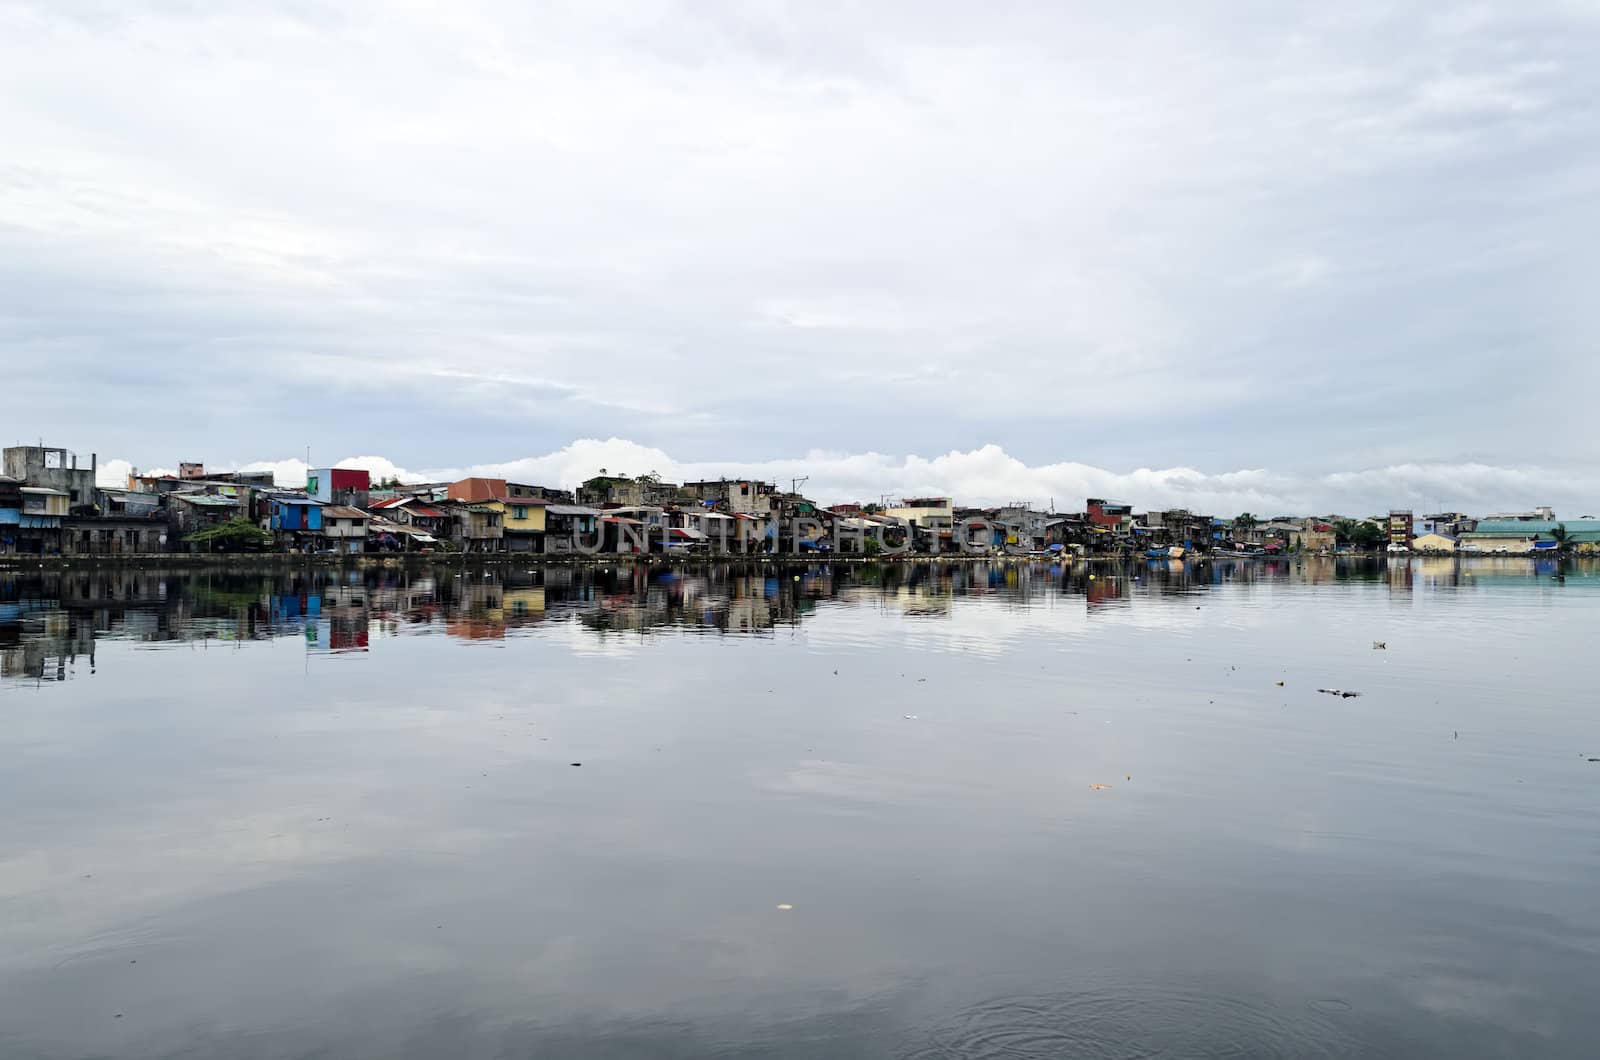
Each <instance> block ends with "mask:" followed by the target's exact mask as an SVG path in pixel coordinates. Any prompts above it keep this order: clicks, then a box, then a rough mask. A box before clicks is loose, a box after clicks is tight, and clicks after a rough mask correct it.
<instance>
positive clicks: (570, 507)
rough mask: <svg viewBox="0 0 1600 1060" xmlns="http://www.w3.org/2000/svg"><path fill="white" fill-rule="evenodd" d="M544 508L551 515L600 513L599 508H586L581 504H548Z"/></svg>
mask: <svg viewBox="0 0 1600 1060" xmlns="http://www.w3.org/2000/svg"><path fill="white" fill-rule="evenodd" d="M544 510H545V511H546V512H548V513H549V514H551V515H599V514H600V509H599V508H585V507H584V506H583V505H581V504H547V505H545V508H544Z"/></svg>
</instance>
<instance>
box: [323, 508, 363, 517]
mask: <svg viewBox="0 0 1600 1060" xmlns="http://www.w3.org/2000/svg"><path fill="white" fill-rule="evenodd" d="M322 515H323V517H324V518H332V519H365V518H367V517H368V516H367V513H366V512H364V511H362V510H361V509H360V508H344V507H333V508H324V509H322Z"/></svg>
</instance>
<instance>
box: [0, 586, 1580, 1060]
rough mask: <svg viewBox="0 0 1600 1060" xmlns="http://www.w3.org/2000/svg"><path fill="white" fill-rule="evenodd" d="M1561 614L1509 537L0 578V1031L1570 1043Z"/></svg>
mask: <svg viewBox="0 0 1600 1060" xmlns="http://www.w3.org/2000/svg"><path fill="white" fill-rule="evenodd" d="M1597 631H1600V568H1594V567H1587V566H1583V565H1573V566H1569V567H1568V568H1567V569H1566V570H1565V572H1561V571H1558V570H1557V569H1556V568H1555V567H1554V566H1550V565H1545V566H1535V565H1534V563H1533V562H1532V561H1526V560H1506V561H1495V560H1487V559H1486V560H1478V561H1473V562H1471V563H1469V564H1467V565H1465V566H1458V565H1457V564H1455V563H1453V562H1451V561H1438V562H1433V561H1423V560H1415V561H1412V562H1411V563H1410V564H1409V565H1401V566H1399V567H1391V568H1389V569H1384V568H1382V567H1380V566H1375V565H1366V566H1363V565H1361V564H1350V565H1345V564H1343V563H1335V562H1334V561H1331V560H1308V561H1305V562H1303V563H1300V564H1296V563H1295V562H1294V561H1290V560H1284V561H1274V562H1272V563H1266V564H1263V563H1247V562H1234V563H1222V564H1216V565H1211V566H1195V567H1189V568H1184V567H1182V566H1177V565H1173V566H1169V565H1167V564H1165V563H1163V564H1161V565H1159V566H1156V565H1145V564H1140V565H1137V566H1130V567H1127V568H1116V567H1094V568H1085V567H1083V566H1081V565H1080V566H1078V567H1075V568H1065V569H1064V568H1060V567H1052V566H1048V565H1003V564H997V565H992V566H971V565H968V566H960V565H927V566H903V567H900V566H896V567H890V568H885V569H882V570H871V569H861V568H854V569H844V568H837V569H830V568H829V567H828V566H826V565H819V566H815V567H811V568H806V569H800V568H778V567H772V568H762V567H760V566H745V567H740V566H721V567H710V568H707V567H699V568H683V569H679V570H675V571H674V570H668V569H664V568H662V567H659V566H658V567H654V568H646V567H633V566H621V567H612V568H610V569H609V570H592V571H583V570H571V569H564V568H554V569H549V570H544V571H531V572H530V571H523V570H520V569H519V570H513V571H511V572H509V573H507V572H504V571H491V572H490V573H488V574H485V573H484V571H483V570H481V569H478V570H474V569H472V568H468V569H467V570H465V571H463V570H462V569H461V568H460V567H455V568H438V569H431V568H414V569H411V570H400V569H391V570H368V571H346V572H340V571H329V570H306V571H299V572H296V573H283V572H279V573H224V572H222V571H209V572H203V573H160V572H153V571H133V572H111V571H106V572H94V573H67V574H49V575H41V576H38V577H21V578H18V577H14V576H6V575H0V800H3V806H4V813H3V815H0V1056H4V1057H6V1058H7V1060H41V1058H48V1060H58V1058H73V1060H77V1058H85V1057H116V1058H154V1057H192V1058H207V1060H210V1058H224V1057H226V1058H235V1057H237V1058H246V1060H255V1058H280V1057H295V1058H303V1057H318V1058H338V1060H350V1058H359V1060H366V1058H372V1060H378V1058H384V1060H389V1058H408V1060H409V1058H417V1060H422V1058H428V1060H432V1058H445V1057H448V1058H452V1060H454V1058H460V1060H477V1058H503V1057H504V1058H509V1057H517V1058H533V1057H538V1058H546V1057H550V1058H566V1057H574V1058H590V1057H594V1058H606V1060H622V1058H628V1060H633V1058H670V1060H677V1058H684V1060H689V1058H693V1060H705V1058H736V1057H737V1058H747V1057H781V1058H797V1057H807V1058H819V1060H820V1058H827V1060H841V1058H855V1057H862V1058H867V1057H871V1058H879V1057H883V1058H890V1060H896V1058H904V1060H953V1058H973V1060H990V1058H995V1060H998V1058H1007V1060H1011V1058H1033V1057H1039V1058H1044V1057H1049V1058H1067V1057H1071V1058H1088V1060H1124V1058H1152V1057H1173V1058H1178V1057H1405V1058H1417V1057H1448V1058H1451V1060H1463V1058H1476V1057H1541V1058H1548V1057H1583V1058H1591V1057H1594V1056H1596V1055H1600V1006H1597V1004H1596V1001H1595V997H1596V992H1597V989H1600V812H1597V810H1600V761H1595V760H1596V759H1600V709H1597V706H1600V704H1597V700H1596V693H1595V688H1594V683H1595V674H1596V672H1597V671H1596V668H1595V664H1594V661H1593V658H1592V657H1591V656H1590V655H1589V652H1590V651H1592V650H1594V647H1595V644H1596V634H1597ZM1375 642H1381V643H1383V644H1385V645H1386V647H1384V648H1382V649H1379V648H1376V647H1375V646H1374V645H1375ZM1319 688H1337V689H1341V690H1348V691H1356V692H1360V693H1361V695H1359V696H1353V697H1344V696H1333V695H1329V694H1326V693H1320V692H1318V689H1319ZM580 763H581V764H580Z"/></svg>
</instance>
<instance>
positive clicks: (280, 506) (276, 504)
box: [267, 497, 323, 534]
mask: <svg viewBox="0 0 1600 1060" xmlns="http://www.w3.org/2000/svg"><path fill="white" fill-rule="evenodd" d="M322 508H323V505H322V502H321V501H314V500H312V499H311V498H310V497H274V498H272V510H271V515H270V516H269V517H268V522H267V529H269V530H272V531H274V532H277V533H311V534H320V533H322Z"/></svg>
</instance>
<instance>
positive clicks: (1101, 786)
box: [1089, 784, 1111, 791]
mask: <svg viewBox="0 0 1600 1060" xmlns="http://www.w3.org/2000/svg"><path fill="white" fill-rule="evenodd" d="M1110 788H1111V785H1110V784H1090V785H1089V790H1090V791H1108V790H1110Z"/></svg>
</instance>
